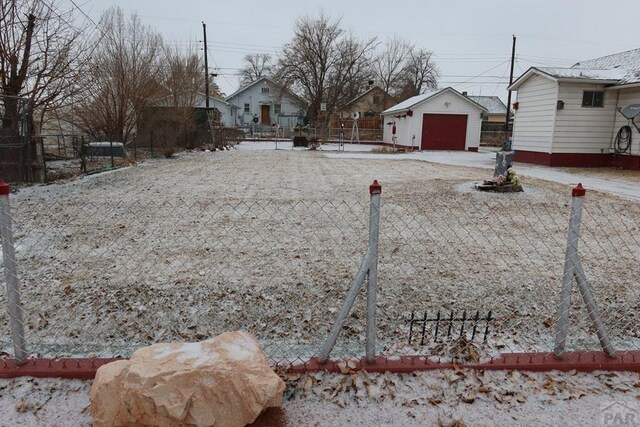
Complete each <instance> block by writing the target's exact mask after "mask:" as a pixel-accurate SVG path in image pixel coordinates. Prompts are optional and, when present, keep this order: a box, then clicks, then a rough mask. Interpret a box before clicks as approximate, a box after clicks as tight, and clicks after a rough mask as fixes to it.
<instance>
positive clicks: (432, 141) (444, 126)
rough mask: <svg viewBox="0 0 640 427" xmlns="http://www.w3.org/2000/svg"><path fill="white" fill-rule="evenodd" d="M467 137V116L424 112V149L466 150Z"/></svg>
mask: <svg viewBox="0 0 640 427" xmlns="http://www.w3.org/2000/svg"><path fill="white" fill-rule="evenodd" d="M466 139H467V116H466V115H460V114H424V115H423V116H422V145H421V148H422V149H423V150H464V143H465V141H466Z"/></svg>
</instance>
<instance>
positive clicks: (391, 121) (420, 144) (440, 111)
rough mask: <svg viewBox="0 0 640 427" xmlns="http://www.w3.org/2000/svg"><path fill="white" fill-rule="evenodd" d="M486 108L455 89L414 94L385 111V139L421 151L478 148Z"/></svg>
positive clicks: (473, 149)
mask: <svg viewBox="0 0 640 427" xmlns="http://www.w3.org/2000/svg"><path fill="white" fill-rule="evenodd" d="M486 112H487V110H486V109H485V108H484V107H483V106H481V105H479V104H478V103H476V102H474V101H472V100H471V99H469V98H467V97H466V96H464V95H462V94H461V93H460V92H458V91H456V90H455V89H453V88H450V87H448V88H445V89H440V90H436V91H433V92H428V93H424V94H422V95H416V96H414V97H411V98H409V99H407V100H405V101H403V102H401V103H399V104H397V105H394V106H393V107H391V108H389V109H387V110H385V111H383V112H382V120H383V124H384V125H383V126H384V130H383V140H384V142H385V143H387V144H390V143H393V137H394V132H393V130H394V128H395V143H396V144H398V145H401V146H404V147H413V148H415V149H421V150H468V151H477V150H478V145H479V144H480V128H481V125H482V114H483V113H486Z"/></svg>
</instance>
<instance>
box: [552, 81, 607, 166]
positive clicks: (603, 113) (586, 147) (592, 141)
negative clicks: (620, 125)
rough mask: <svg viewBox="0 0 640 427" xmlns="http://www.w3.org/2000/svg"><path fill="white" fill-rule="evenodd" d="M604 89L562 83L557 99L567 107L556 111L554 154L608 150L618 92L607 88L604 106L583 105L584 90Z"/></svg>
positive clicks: (596, 86)
mask: <svg viewBox="0 0 640 427" xmlns="http://www.w3.org/2000/svg"><path fill="white" fill-rule="evenodd" d="M585 90H587V91H604V85H598V84H584V83H566V82H560V86H559V89H558V100H561V101H563V102H564V109H562V110H557V111H556V120H555V128H554V131H553V145H552V147H551V150H552V151H553V152H554V153H585V154H601V153H609V148H610V147H611V132H612V130H613V122H614V115H616V114H618V113H616V93H615V92H614V91H604V106H603V107H583V106H582V96H583V92H584V91H585Z"/></svg>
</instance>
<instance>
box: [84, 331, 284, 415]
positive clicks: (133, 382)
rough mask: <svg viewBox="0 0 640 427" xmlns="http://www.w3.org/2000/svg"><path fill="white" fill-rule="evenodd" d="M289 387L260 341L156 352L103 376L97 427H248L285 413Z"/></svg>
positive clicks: (228, 337) (94, 399) (95, 400)
mask: <svg viewBox="0 0 640 427" xmlns="http://www.w3.org/2000/svg"><path fill="white" fill-rule="evenodd" d="M284 387H285V385H284V382H283V381H282V380H281V379H280V378H279V377H278V375H276V374H275V373H274V372H273V371H272V370H271V369H270V368H269V365H268V364H267V359H266V357H265V355H264V353H263V352H262V350H261V349H260V347H259V345H258V342H257V341H256V339H255V338H254V337H253V336H252V335H251V334H249V333H247V332H228V333H224V334H221V335H218V336H217V337H215V338H212V339H210V340H207V341H203V342H197V343H168V344H155V345H152V346H150V347H145V348H142V349H140V350H138V351H136V352H135V353H134V354H133V355H132V356H131V358H130V359H129V360H121V361H117V362H113V363H109V364H107V365H104V366H102V367H100V368H99V369H98V372H97V373H96V377H95V380H94V381H93V385H92V386H91V414H92V415H93V419H94V426H96V427H101V426H133V425H136V426H224V427H227V426H244V425H246V424H249V423H252V422H253V421H254V420H255V419H256V418H257V417H258V415H260V413H261V412H262V411H263V410H264V409H266V408H268V407H273V406H280V405H281V403H282V393H283V391H284Z"/></svg>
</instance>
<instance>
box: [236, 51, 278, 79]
mask: <svg viewBox="0 0 640 427" xmlns="http://www.w3.org/2000/svg"><path fill="white" fill-rule="evenodd" d="M271 60H272V58H271V55H269V54H268V53H252V54H250V55H246V56H245V57H244V64H245V65H244V67H242V68H241V69H240V84H241V85H242V86H244V85H248V84H249V83H252V82H255V81H256V80H258V79H260V78H261V77H264V76H268V75H270V74H271V68H272V66H271Z"/></svg>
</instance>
